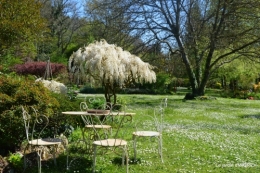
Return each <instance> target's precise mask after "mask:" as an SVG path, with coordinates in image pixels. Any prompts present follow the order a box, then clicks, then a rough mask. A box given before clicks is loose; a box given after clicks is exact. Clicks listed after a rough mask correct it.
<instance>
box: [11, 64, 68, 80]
mask: <svg viewBox="0 0 260 173" xmlns="http://www.w3.org/2000/svg"><path fill="white" fill-rule="evenodd" d="M46 66H47V62H40V61H39V62H26V63H24V64H17V65H15V66H14V67H13V68H12V70H13V71H15V72H16V73H17V74H20V75H29V74H30V75H35V76H37V77H43V76H44V74H45V71H46ZM64 71H66V66H65V65H63V64H58V63H51V72H52V75H53V76H55V75H58V74H59V73H61V72H64Z"/></svg>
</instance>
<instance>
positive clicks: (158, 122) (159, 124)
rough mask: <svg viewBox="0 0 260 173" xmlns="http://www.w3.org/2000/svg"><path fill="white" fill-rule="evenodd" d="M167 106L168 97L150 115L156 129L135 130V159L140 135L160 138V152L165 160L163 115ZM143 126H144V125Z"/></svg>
mask: <svg viewBox="0 0 260 173" xmlns="http://www.w3.org/2000/svg"><path fill="white" fill-rule="evenodd" d="M166 107H167V98H165V99H163V100H162V101H161V104H160V106H159V107H158V108H157V107H156V108H154V115H153V116H150V115H149V116H148V117H150V118H151V119H152V120H153V121H154V123H155V124H154V127H155V129H154V130H147V129H145V130H139V129H137V130H136V131H135V132H133V146H134V160H136V155H137V147H136V146H137V139H138V138H140V137H143V138H145V137H149V138H153V137H154V138H157V139H158V153H159V155H160V158H161V161H162V162H163V153H162V142H163V139H162V131H163V116H164V109H165V108H166ZM142 127H143V126H142Z"/></svg>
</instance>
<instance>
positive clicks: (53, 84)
mask: <svg viewBox="0 0 260 173" xmlns="http://www.w3.org/2000/svg"><path fill="white" fill-rule="evenodd" d="M36 82H42V83H43V85H44V86H45V87H46V88H48V89H49V90H50V91H52V92H55V93H60V94H64V95H65V94H67V87H66V86H65V85H64V84H63V83H60V82H57V81H55V80H51V81H49V80H44V79H42V78H39V79H36Z"/></svg>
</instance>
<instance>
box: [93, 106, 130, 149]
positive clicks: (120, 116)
mask: <svg viewBox="0 0 260 173" xmlns="http://www.w3.org/2000/svg"><path fill="white" fill-rule="evenodd" d="M91 118H92V121H96V122H97V124H99V125H101V127H102V126H103V127H105V126H106V125H110V126H111V127H112V132H108V131H107V129H106V128H103V127H102V128H100V129H96V128H95V127H93V130H94V131H95V134H96V135H97V136H96V140H104V142H106V139H124V138H125V136H126V133H127V131H126V130H125V128H127V127H128V125H129V124H130V120H129V119H128V118H127V116H126V112H125V111H123V112H120V113H119V112H117V113H115V112H113V113H112V112H110V113H109V114H108V115H105V120H102V119H101V118H100V116H99V115H97V116H95V115H94V116H91ZM114 142H116V141H114ZM115 145H116V144H115V143H114V144H112V145H111V146H115Z"/></svg>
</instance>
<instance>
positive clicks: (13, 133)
mask: <svg viewBox="0 0 260 173" xmlns="http://www.w3.org/2000/svg"><path fill="white" fill-rule="evenodd" d="M0 103H1V104H0V119H1V124H0V148H7V150H9V151H14V150H15V148H16V147H19V145H20V143H21V142H22V140H24V139H26V136H25V133H24V125H23V120H22V113H21V105H23V106H34V107H35V108H36V109H38V110H39V111H41V112H42V113H44V114H45V115H47V116H51V115H53V114H54V112H56V111H57V110H58V108H59V103H58V101H57V100H56V99H55V98H54V97H52V96H51V92H50V91H49V90H48V89H46V88H45V87H44V86H43V85H42V83H39V82H35V81H34V80H31V79H30V78H29V77H27V78H24V77H21V76H16V75H12V76H7V75H1V78H0ZM17 132H21V133H17ZM5 152H6V151H5ZM4 154H8V153H4Z"/></svg>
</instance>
